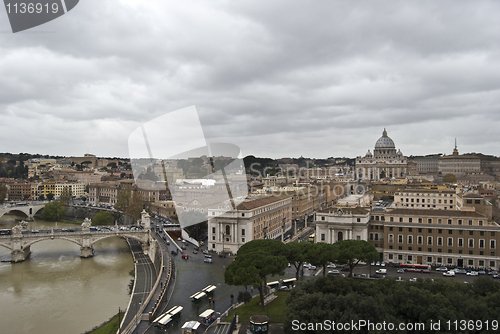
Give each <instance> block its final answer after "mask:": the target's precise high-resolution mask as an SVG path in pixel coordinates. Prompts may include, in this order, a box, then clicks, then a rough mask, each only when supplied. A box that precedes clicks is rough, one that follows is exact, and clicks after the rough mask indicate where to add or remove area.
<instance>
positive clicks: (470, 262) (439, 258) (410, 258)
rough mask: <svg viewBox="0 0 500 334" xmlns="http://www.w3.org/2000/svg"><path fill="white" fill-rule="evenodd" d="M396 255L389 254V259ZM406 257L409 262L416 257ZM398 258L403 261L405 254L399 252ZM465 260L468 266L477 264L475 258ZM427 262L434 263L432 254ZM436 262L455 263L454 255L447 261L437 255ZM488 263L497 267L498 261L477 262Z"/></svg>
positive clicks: (480, 261) (480, 262)
mask: <svg viewBox="0 0 500 334" xmlns="http://www.w3.org/2000/svg"><path fill="white" fill-rule="evenodd" d="M394 255H395V254H389V260H394V258H395V256H394ZM406 257H407V259H406V260H407V261H409V262H412V261H414V259H413V258H414V256H412V255H407V256H406ZM397 259H398V261H403V260H404V257H403V255H402V254H398V255H397ZM464 261H467V265H468V266H471V267H472V266H475V264H474V260H473V259H468V260H464ZM427 262H428V263H434V260H433V257H432V256H428V257H427ZM436 262H437V263H440V264H443V263H447V264H453V263H454V262H453V258H452V257H449V258H446V261H443V258H442V257H437V258H436ZM486 263H487V264H489V266H490V268H495V266H496V262H495V261H484V260H479V261H478V262H477V264H478V266H479V267H484V265H485V264H486Z"/></svg>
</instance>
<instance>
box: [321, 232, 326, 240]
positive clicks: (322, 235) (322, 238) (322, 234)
mask: <svg viewBox="0 0 500 334" xmlns="http://www.w3.org/2000/svg"><path fill="white" fill-rule="evenodd" d="M321 241H325V234H324V233H321Z"/></svg>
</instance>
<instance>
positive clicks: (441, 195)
mask: <svg viewBox="0 0 500 334" xmlns="http://www.w3.org/2000/svg"><path fill="white" fill-rule="evenodd" d="M456 195H457V194H456V191H455V190H453V189H424V188H420V189H409V188H406V189H404V190H400V191H397V192H395V193H394V204H395V205H396V207H398V208H410V209H437V210H456V209H457V199H456V197H457V196H456Z"/></svg>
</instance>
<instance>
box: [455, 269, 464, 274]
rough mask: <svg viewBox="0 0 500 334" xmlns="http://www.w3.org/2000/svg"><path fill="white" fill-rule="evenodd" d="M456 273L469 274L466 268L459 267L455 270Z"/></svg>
mask: <svg viewBox="0 0 500 334" xmlns="http://www.w3.org/2000/svg"><path fill="white" fill-rule="evenodd" d="M455 274H467V270H465V269H458V270H455Z"/></svg>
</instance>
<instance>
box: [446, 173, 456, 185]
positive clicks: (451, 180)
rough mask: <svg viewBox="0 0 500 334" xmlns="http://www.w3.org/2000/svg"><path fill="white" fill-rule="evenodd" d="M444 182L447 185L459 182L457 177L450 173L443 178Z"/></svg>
mask: <svg viewBox="0 0 500 334" xmlns="http://www.w3.org/2000/svg"><path fill="white" fill-rule="evenodd" d="M443 182H445V183H455V182H457V177H456V176H455V174H452V173H448V174H446V175H445V176H444V177H443Z"/></svg>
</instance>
